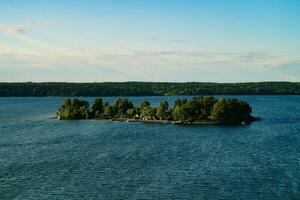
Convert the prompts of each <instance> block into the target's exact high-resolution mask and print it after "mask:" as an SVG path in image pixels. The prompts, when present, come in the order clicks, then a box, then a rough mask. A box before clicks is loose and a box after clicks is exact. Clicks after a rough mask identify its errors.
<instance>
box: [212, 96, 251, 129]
mask: <svg viewBox="0 0 300 200" xmlns="http://www.w3.org/2000/svg"><path fill="white" fill-rule="evenodd" d="M251 112H252V109H251V107H250V106H249V105H248V103H246V102H244V101H238V100H237V99H219V101H218V102H217V103H216V104H215V105H214V107H213V110H212V113H211V118H212V119H213V120H214V121H221V122H232V123H236V122H248V121H249V120H251V118H252V117H251V115H250V114H251Z"/></svg>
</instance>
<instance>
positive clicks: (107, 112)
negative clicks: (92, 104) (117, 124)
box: [103, 105, 115, 119]
mask: <svg viewBox="0 0 300 200" xmlns="http://www.w3.org/2000/svg"><path fill="white" fill-rule="evenodd" d="M103 115H104V118H106V119H112V118H114V116H115V112H114V108H113V106H111V105H108V106H106V107H105V109H104V114H103Z"/></svg>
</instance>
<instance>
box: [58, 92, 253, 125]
mask: <svg viewBox="0 0 300 200" xmlns="http://www.w3.org/2000/svg"><path fill="white" fill-rule="evenodd" d="M251 112H252V108H251V107H250V105H249V104H248V103H247V102H245V101H241V100H237V99H225V98H220V99H215V98H214V97H203V96H199V97H193V98H192V100H187V99H177V100H176V101H175V102H174V105H173V107H170V106H169V102H168V101H163V102H160V103H158V105H157V106H156V107H155V106H154V107H151V105H150V102H148V101H141V102H140V104H138V105H134V104H133V103H132V101H130V100H129V99H127V98H117V99H116V100H115V102H114V103H113V104H111V105H110V104H109V103H108V102H105V101H104V100H103V99H101V98H96V99H95V101H94V104H93V105H92V106H91V107H90V105H89V102H88V101H85V100H79V99H77V98H74V99H73V100H72V99H66V100H65V101H64V104H63V105H62V106H61V107H60V108H59V109H58V112H57V117H58V119H60V120H80V119H98V120H104V119H109V120H116V121H129V122H134V121H144V122H159V123H172V124H248V123H250V122H252V121H253V120H255V118H254V117H253V116H251Z"/></svg>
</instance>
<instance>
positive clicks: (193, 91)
mask: <svg viewBox="0 0 300 200" xmlns="http://www.w3.org/2000/svg"><path fill="white" fill-rule="evenodd" d="M299 94H300V82H257V83H252V82H251V83H204V82H186V83H171V82H168V83H164V82H103V83H63V82H61V83H58V82H48V83H46V82H43V83H32V82H27V83H4V82H2V83H0V96H1V97H13V96H16V97H27V96H163V95H299Z"/></svg>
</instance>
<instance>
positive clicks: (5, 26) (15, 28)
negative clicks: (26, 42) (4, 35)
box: [0, 24, 27, 33]
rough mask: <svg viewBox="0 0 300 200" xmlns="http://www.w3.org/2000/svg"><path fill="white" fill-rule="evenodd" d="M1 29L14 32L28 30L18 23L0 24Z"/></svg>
mask: <svg viewBox="0 0 300 200" xmlns="http://www.w3.org/2000/svg"><path fill="white" fill-rule="evenodd" d="M0 29H1V30H5V31H9V32H14V33H24V32H25V31H26V30H27V27H26V26H24V25H16V24H0Z"/></svg>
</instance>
